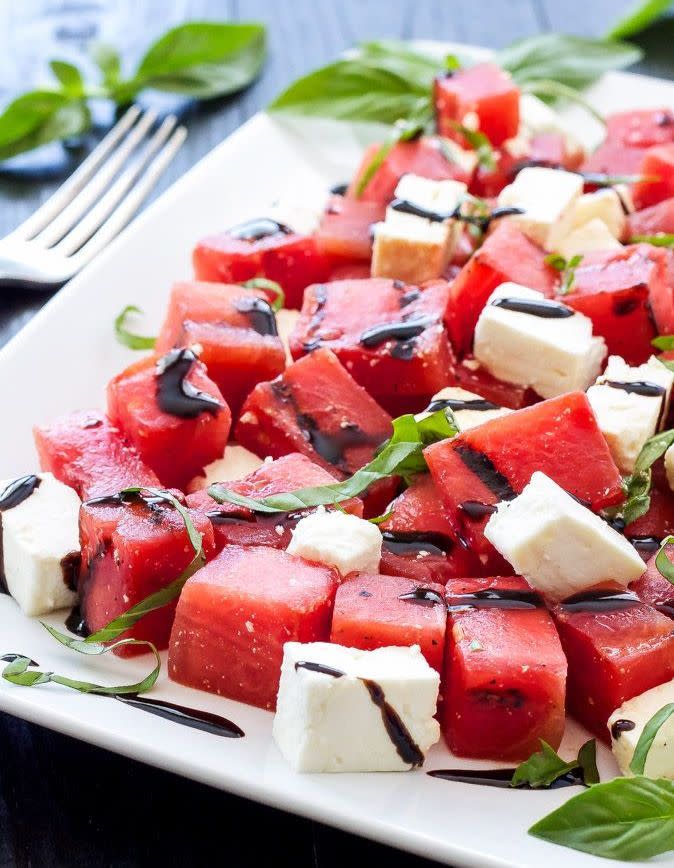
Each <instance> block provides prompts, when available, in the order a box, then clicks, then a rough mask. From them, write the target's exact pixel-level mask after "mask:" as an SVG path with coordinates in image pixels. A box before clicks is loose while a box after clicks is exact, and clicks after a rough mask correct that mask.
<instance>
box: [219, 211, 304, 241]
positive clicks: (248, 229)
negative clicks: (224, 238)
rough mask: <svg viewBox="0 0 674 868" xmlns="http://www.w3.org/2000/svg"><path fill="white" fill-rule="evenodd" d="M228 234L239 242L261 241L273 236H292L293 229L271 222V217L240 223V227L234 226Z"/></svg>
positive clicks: (274, 221)
mask: <svg viewBox="0 0 674 868" xmlns="http://www.w3.org/2000/svg"><path fill="white" fill-rule="evenodd" d="M227 234H228V235H230V236H231V237H232V238H237V239H238V240H239V241H260V240H261V239H262V238H269V237H270V236H272V235H279V234H281V235H292V229H289V228H288V227H287V226H284V225H283V223H278V222H277V221H276V220H271V219H270V218H269V217H260V218H258V219H255V220H247V221H246V222H245V223H239V225H238V226H232V228H231V229H229V230H228V232H227Z"/></svg>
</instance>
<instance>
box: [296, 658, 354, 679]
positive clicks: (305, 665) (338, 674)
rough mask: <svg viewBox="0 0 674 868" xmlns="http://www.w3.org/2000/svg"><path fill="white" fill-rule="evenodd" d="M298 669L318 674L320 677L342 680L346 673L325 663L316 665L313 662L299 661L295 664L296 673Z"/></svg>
mask: <svg viewBox="0 0 674 868" xmlns="http://www.w3.org/2000/svg"><path fill="white" fill-rule="evenodd" d="M298 669H306V670H308V671H309V672H318V673H319V674H320V675H330V676H332V678H342V677H343V675H344V673H343V672H342V670H341V669H333V667H332V666H326V665H325V664H324V663H315V662H314V661H313V660H298V661H297V663H295V672H297V670H298Z"/></svg>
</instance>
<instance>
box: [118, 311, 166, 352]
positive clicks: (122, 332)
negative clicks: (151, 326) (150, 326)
mask: <svg viewBox="0 0 674 868" xmlns="http://www.w3.org/2000/svg"><path fill="white" fill-rule="evenodd" d="M142 313H143V311H142V310H141V309H140V308H139V307H136V305H135V304H127V306H126V307H125V308H124V309H123V310H122V312H121V313H120V314H119V315H118V316H117V317H115V337H116V338H117V340H118V341H119V343H120V344H122V345H123V346H125V347H128V348H129V349H130V350H152V349H154V346H155V344H156V343H157V338H151V337H144V336H143V335H136V334H134V333H133V332H131V331H129V329H128V328H127V326H126V321H127V319H128V318H129V316H130V315H133V314H142Z"/></svg>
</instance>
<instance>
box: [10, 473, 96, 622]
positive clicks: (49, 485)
mask: <svg viewBox="0 0 674 868" xmlns="http://www.w3.org/2000/svg"><path fill="white" fill-rule="evenodd" d="M39 478H40V484H39V486H38V487H37V488H35V489H34V491H33V493H32V494H31V495H30V496H29V497H27V498H26V499H25V500H23V501H22V502H21V503H19V504H17V505H16V506H13V507H11V508H9V509H6V510H4V511H3V512H2V514H1V515H0V518H1V519H2V547H1V549H0V550H1V551H2V562H3V563H2V568H3V569H4V576H5V580H6V582H7V589H8V590H9V593H10V594H11V595H12V596H13V597H14V599H15V600H16V601H17V603H18V604H19V606H21V608H22V609H23V611H24V612H25V613H26V615H45V614H47V613H48V612H53V611H55V610H56V609H63V608H65V607H66V606H72V605H74V603H75V602H76V600H77V595H76V594H75V593H74V592H73V591H72V590H70V588H68V586H67V584H66V582H67V581H68V580H69V578H70V571H71V570H72V565H71V564H70V563H69V559H72V558H73V557H75V558H77V557H78V556H79V552H80V539H79V511H80V499H79V497H78V496H77V494H76V493H75V491H74V490H73V489H72V488H70V487H69V486H67V485H64V484H63V483H62V482H59V481H58V480H57V479H55V478H54V477H53V476H52V474H51V473H41V474H39ZM12 481H13V480H5V482H0V491H3V490H4V489H5V488H6V486H7V485H8V484H9V483H10V482H12Z"/></svg>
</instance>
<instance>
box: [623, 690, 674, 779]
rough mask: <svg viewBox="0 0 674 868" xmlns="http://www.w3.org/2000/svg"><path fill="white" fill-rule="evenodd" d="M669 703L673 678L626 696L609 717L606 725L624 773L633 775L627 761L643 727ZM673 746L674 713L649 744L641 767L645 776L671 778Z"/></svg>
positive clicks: (673, 695) (672, 697)
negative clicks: (630, 697)
mask: <svg viewBox="0 0 674 868" xmlns="http://www.w3.org/2000/svg"><path fill="white" fill-rule="evenodd" d="M670 702H674V681H668V682H666V683H665V684H660V685H659V686H658V687H653V688H651V689H650V690H647V691H646V692H645V693H642V694H640V695H639V696H635V697H634V698H633V699H628V700H627V702H623V704H622V705H621V706H620V708H617V709H616V710H615V711H614V712H613V714H612V715H611V716H610V717H609V719H608V724H607V725H608V729H609V732H610V733H611V749H612V750H613V754H614V756H615V758H616V761H617V763H618V765H619V767H620V771H621V772H622V773H623V774H624V775H628V776H631V775H632V774H633V772H632V770H631V769H630V763H631V762H632V759H633V757H634V751H635V750H636V746H637V743H638V742H639V738H640V737H641V733H642V732H643V731H644V727H645V726H646V724H647V723H648V721H649V720H650V719H651V718H652V717H653V715H654V714H655V713H656V712H657V711H660V709H661V708H663V707H664V706H665V705H669V703H670ZM630 727H631V728H630ZM673 745H674V715H673V716H671V717H669V718H668V719H667V720H666V721H665V722H664V723H663V724H662V726H661V727H660V729H659V730H658V732H657V734H656V736H655V738H654V740H653V743H652V744H651V747H650V750H649V751H648V755H647V756H646V764H645V766H644V774H645V775H646V777H649V778H669V779H670V780H674V750H673V749H672V746H673Z"/></svg>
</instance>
